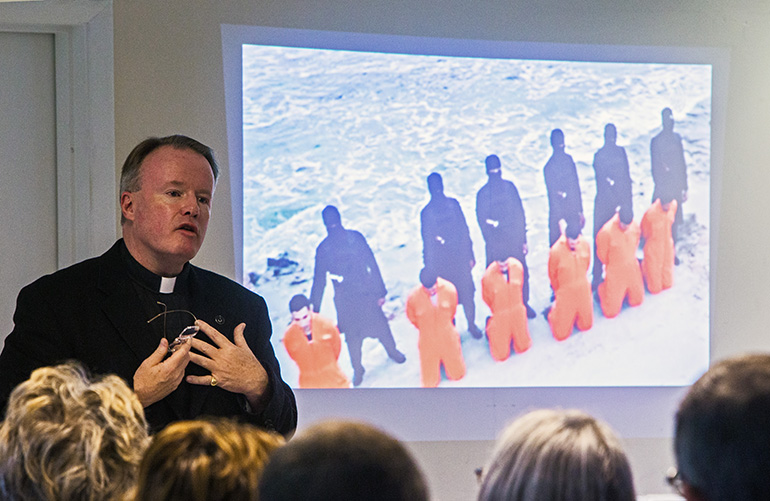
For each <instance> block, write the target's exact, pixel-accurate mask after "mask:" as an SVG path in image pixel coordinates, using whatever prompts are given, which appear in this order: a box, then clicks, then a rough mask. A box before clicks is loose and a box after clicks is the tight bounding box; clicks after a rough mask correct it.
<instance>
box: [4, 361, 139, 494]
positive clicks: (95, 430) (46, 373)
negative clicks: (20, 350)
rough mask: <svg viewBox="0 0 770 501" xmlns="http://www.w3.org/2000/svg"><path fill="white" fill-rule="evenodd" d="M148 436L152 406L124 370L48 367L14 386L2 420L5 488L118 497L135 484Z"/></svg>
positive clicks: (75, 365)
mask: <svg viewBox="0 0 770 501" xmlns="http://www.w3.org/2000/svg"><path fill="white" fill-rule="evenodd" d="M147 442H148V435H147V423H146V421H145V417H144V410H143V409H142V405H141V404H140V403H139V399H138V398H137V397H136V395H135V394H134V392H133V391H131V389H130V388H129V387H128V386H127V385H126V383H125V382H124V381H123V380H122V379H121V378H119V377H118V376H114V375H110V376H106V377H104V378H101V379H98V380H93V381H92V380H91V379H90V377H89V375H88V373H87V372H86V370H85V369H84V368H83V366H82V365H80V364H79V363H75V362H72V363H68V364H63V365H58V366H55V367H43V368H39V369H36V370H35V371H33V372H32V375H31V376H30V378H29V379H28V380H27V381H25V382H23V383H21V384H20V385H19V386H18V387H16V389H14V391H13V392H12V393H11V396H10V399H9V401H8V408H7V411H6V417H5V421H4V422H3V423H2V425H0V496H1V497H2V498H3V499H10V500H56V501H66V500H86V501H97V500H112V499H117V498H120V497H121V496H123V495H125V494H126V493H127V492H129V491H130V490H131V488H132V487H133V485H134V483H135V481H136V475H137V470H138V466H139V461H140V460H141V457H142V453H143V452H144V448H145V447H146V445H147Z"/></svg>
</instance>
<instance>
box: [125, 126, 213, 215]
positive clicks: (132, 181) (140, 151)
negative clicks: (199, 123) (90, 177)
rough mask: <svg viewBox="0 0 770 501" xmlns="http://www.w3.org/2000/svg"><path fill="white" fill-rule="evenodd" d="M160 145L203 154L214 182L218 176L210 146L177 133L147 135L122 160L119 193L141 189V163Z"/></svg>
mask: <svg viewBox="0 0 770 501" xmlns="http://www.w3.org/2000/svg"><path fill="white" fill-rule="evenodd" d="M162 146H171V147H172V148H176V149H178V150H192V151H194V152H195V153H198V154H199V155H201V156H203V157H204V158H205V159H206V160H207V161H208V163H209V165H210V166H211V172H212V173H213V174H214V182H215V183H216V181H217V179H218V178H219V165H217V161H216V159H215V158H214V150H212V149H211V148H210V147H208V146H206V145H205V144H203V143H201V142H198V141H196V140H195V139H192V138H189V137H187V136H182V135H179V134H177V135H173V136H166V137H148V138H147V139H145V140H144V141H142V142H141V143H139V144H137V145H136V146H135V147H134V149H133V150H131V153H129V154H128V156H127V157H126V161H125V162H123V168H122V169H121V171H120V193H123V192H126V191H128V192H136V191H139V190H140V189H141V187H142V179H141V177H142V176H141V167H142V163H143V162H144V160H145V159H146V158H147V157H148V156H149V154H150V153H152V152H153V151H155V150H157V149H158V148H160V147H162ZM125 221H126V219H125V217H123V216H121V217H120V223H121V224H123V223H124V222H125Z"/></svg>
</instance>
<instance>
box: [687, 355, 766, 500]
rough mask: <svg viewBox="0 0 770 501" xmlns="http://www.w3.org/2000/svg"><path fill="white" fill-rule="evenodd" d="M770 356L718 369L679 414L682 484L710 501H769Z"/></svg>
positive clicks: (720, 365) (701, 382)
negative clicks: (695, 490) (738, 500)
mask: <svg viewBox="0 0 770 501" xmlns="http://www.w3.org/2000/svg"><path fill="white" fill-rule="evenodd" d="M768 416H770V354H752V355H743V356H738V357H733V358H729V359H726V360H723V361H720V362H718V363H716V364H714V365H713V366H712V367H711V368H710V369H709V370H708V372H706V373H705V374H704V375H703V376H701V378H700V379H698V380H697V381H696V382H695V384H693V385H692V387H691V388H690V390H689V391H688V392H687V395H686V396H685V397H684V399H683V400H682V403H681V404H680V405H679V410H678V411H677V413H676V428H675V433H674V452H675V454H676V458H677V465H678V468H679V472H680V474H681V475H682V478H683V479H684V480H685V481H686V482H687V483H688V484H689V485H691V486H692V487H693V488H695V489H697V490H698V491H700V492H701V493H702V494H703V495H704V496H705V498H706V499H742V500H752V499H767V497H768V492H770V477H769V476H768V472H769V471H770V426H768V424H767V419H768Z"/></svg>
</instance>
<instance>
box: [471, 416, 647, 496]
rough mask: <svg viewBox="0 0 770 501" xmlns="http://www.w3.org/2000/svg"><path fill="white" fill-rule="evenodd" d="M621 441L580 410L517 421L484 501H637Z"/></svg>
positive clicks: (488, 478) (505, 438)
mask: <svg viewBox="0 0 770 501" xmlns="http://www.w3.org/2000/svg"><path fill="white" fill-rule="evenodd" d="M634 497H635V495H634V484H633V477H632V475H631V467H630V466H629V464H628V459H627V458H626V455H625V453H624V452H623V449H622V448H621V445H620V441H619V440H618V438H617V437H616V436H615V434H614V433H613V432H612V430H611V429H610V428H609V427H608V426H607V425H606V424H604V423H602V422H600V421H597V420H596V419H595V418H593V417H592V416H590V415H588V414H586V413H584V412H582V411H578V410H565V411H562V410H551V409H543V410H537V411H533V412H530V413H528V414H525V415H524V416H522V417H520V418H519V419H517V420H515V421H514V422H513V423H512V424H510V425H509V426H508V427H507V428H506V429H505V430H504V431H503V433H502V435H501V436H500V438H499V439H498V441H497V444H496V445H495V449H494V451H493V454H492V458H491V460H490V461H489V463H488V464H487V465H486V466H485V467H484V477H483V479H482V484H481V490H480V491H479V496H478V499H479V500H480V501H492V500H513V501H515V500H521V501H524V500H527V501H528V500H539V499H547V500H550V501H588V500H591V501H633V500H634Z"/></svg>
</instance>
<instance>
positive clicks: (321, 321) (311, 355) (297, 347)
mask: <svg viewBox="0 0 770 501" xmlns="http://www.w3.org/2000/svg"><path fill="white" fill-rule="evenodd" d="M289 310H291V325H289V328H288V329H287V330H286V334H284V335H283V345H284V346H285V347H286V351H288V352H289V356H290V357H291V358H292V359H293V360H294V361H295V362H296V363H297V365H298V366H299V387H300V388H350V381H349V380H348V378H347V377H346V376H345V374H343V372H342V370H341V369H340V366H339V365H338V364H337V359H338V358H339V356H340V347H341V341H340V331H339V329H337V326H336V325H334V322H332V321H331V320H329V319H328V318H325V317H322V316H321V315H319V314H318V313H314V312H313V311H312V310H311V309H310V300H308V298H307V297H305V296H304V295H302V294H297V295H296V296H294V297H292V298H291V301H290V302H289Z"/></svg>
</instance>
